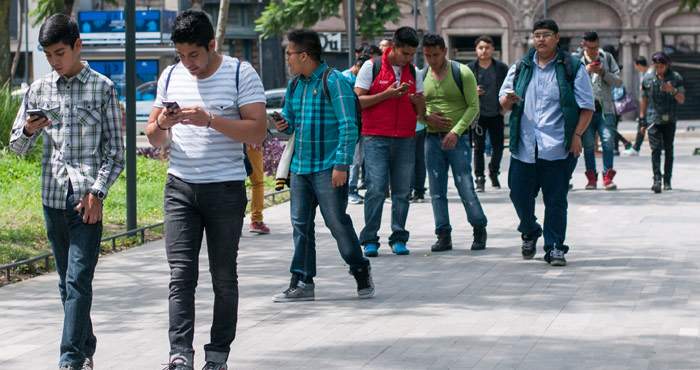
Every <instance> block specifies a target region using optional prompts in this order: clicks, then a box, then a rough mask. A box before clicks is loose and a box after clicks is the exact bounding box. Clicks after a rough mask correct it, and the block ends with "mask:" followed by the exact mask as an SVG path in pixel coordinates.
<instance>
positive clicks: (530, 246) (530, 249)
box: [520, 235, 537, 260]
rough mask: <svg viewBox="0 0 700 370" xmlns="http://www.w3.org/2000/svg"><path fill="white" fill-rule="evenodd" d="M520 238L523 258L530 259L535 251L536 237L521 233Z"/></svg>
mask: <svg viewBox="0 0 700 370" xmlns="http://www.w3.org/2000/svg"><path fill="white" fill-rule="evenodd" d="M520 238H521V239H522V240H523V247H522V253H523V259H525V260H531V259H532V258H533V257H535V253H537V237H534V238H533V237H531V236H527V235H522V236H521V237H520Z"/></svg>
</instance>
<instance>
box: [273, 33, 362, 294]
mask: <svg viewBox="0 0 700 370" xmlns="http://www.w3.org/2000/svg"><path fill="white" fill-rule="evenodd" d="M321 50H322V48H321V40H320V39H319V36H318V34H317V33H316V32H315V31H311V30H295V31H292V32H291V33H290V34H289V47H288V49H287V64H288V65H289V72H290V73H291V74H293V75H298V76H297V77H295V78H294V79H293V80H292V81H291V82H290V83H289V86H288V87H287V95H286V98H285V104H284V109H283V112H282V115H283V117H277V118H276V119H275V125H276V126H277V129H278V130H279V131H280V132H284V133H285V134H290V135H291V134H292V133H295V135H294V136H295V138H294V139H295V142H294V154H293V156H292V163H291V166H290V169H289V171H290V172H291V176H292V178H291V186H290V190H289V191H290V194H291V195H290V197H291V206H290V213H291V219H292V226H293V228H294V257H293V258H292V265H291V267H290V272H291V273H292V279H291V283H290V285H289V288H288V289H287V290H285V291H284V292H282V293H280V294H277V295H275V296H274V297H272V300H273V301H275V302H292V301H312V300H314V298H315V294H314V280H313V278H314V276H316V241H315V236H314V218H315V215H316V206H319V207H320V208H321V214H322V215H323V220H324V221H325V223H326V226H327V227H328V228H329V229H330V230H331V234H333V237H334V238H335V240H336V242H337V243H338V249H339V250H340V254H341V256H342V257H343V259H344V260H345V263H347V264H348V265H349V266H350V273H351V274H352V275H353V276H354V277H355V280H356V282H357V294H358V295H359V297H360V298H369V297H371V296H372V295H373V294H374V284H373V282H372V275H371V273H370V265H369V261H368V260H367V259H366V258H364V257H363V256H362V249H361V248H360V243H359V241H358V239H357V234H356V233H355V228H354V227H353V225H352V219H351V218H350V216H349V215H348V214H347V212H346V209H347V206H348V182H347V175H348V168H349V166H350V164H352V161H353V154H354V151H355V144H356V143H357V125H356V123H355V122H356V111H355V95H354V94H353V91H352V88H351V87H350V84H349V83H348V81H347V80H346V79H345V78H344V77H342V75H341V73H340V72H338V71H331V73H330V74H328V75H324V72H327V71H326V70H327V69H328V68H329V67H328V65H327V64H326V62H325V61H322V60H321ZM324 76H327V87H328V93H329V94H330V96H326V93H325V90H326V89H325V88H324V81H323V79H324Z"/></svg>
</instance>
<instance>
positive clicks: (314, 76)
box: [302, 60, 328, 81]
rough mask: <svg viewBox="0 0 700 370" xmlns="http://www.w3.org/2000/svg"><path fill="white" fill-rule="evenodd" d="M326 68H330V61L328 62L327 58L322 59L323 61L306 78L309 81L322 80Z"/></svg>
mask: <svg viewBox="0 0 700 370" xmlns="http://www.w3.org/2000/svg"><path fill="white" fill-rule="evenodd" d="M326 68H328V63H326V61H325V60H322V61H321V65H319V66H318V67H317V68H316V69H315V70H314V71H313V73H311V74H310V75H309V78H307V79H306V80H307V81H312V80H320V79H321V76H322V75H323V71H325V70H326ZM302 77H303V76H302Z"/></svg>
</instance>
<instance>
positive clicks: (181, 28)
mask: <svg viewBox="0 0 700 370" xmlns="http://www.w3.org/2000/svg"><path fill="white" fill-rule="evenodd" d="M213 39H214V26H212V24H211V20H210V19H209V16H208V15H207V14H206V13H204V12H202V11H198V10H191V9H190V10H185V11H184V12H182V13H180V14H178V16H177V18H175V22H173V30H172V34H171V35H170V40H172V42H173V43H174V44H195V45H197V46H204V48H205V49H206V50H207V51H209V43H210V42H211V40H213Z"/></svg>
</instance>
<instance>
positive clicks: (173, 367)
mask: <svg viewBox="0 0 700 370" xmlns="http://www.w3.org/2000/svg"><path fill="white" fill-rule="evenodd" d="M190 357H191V355H190ZM190 357H188V356H187V355H184V354H176V355H172V356H170V363H169V364H168V365H167V366H166V367H164V368H163V370H194V368H193V367H192V359H191V358H190Z"/></svg>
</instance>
